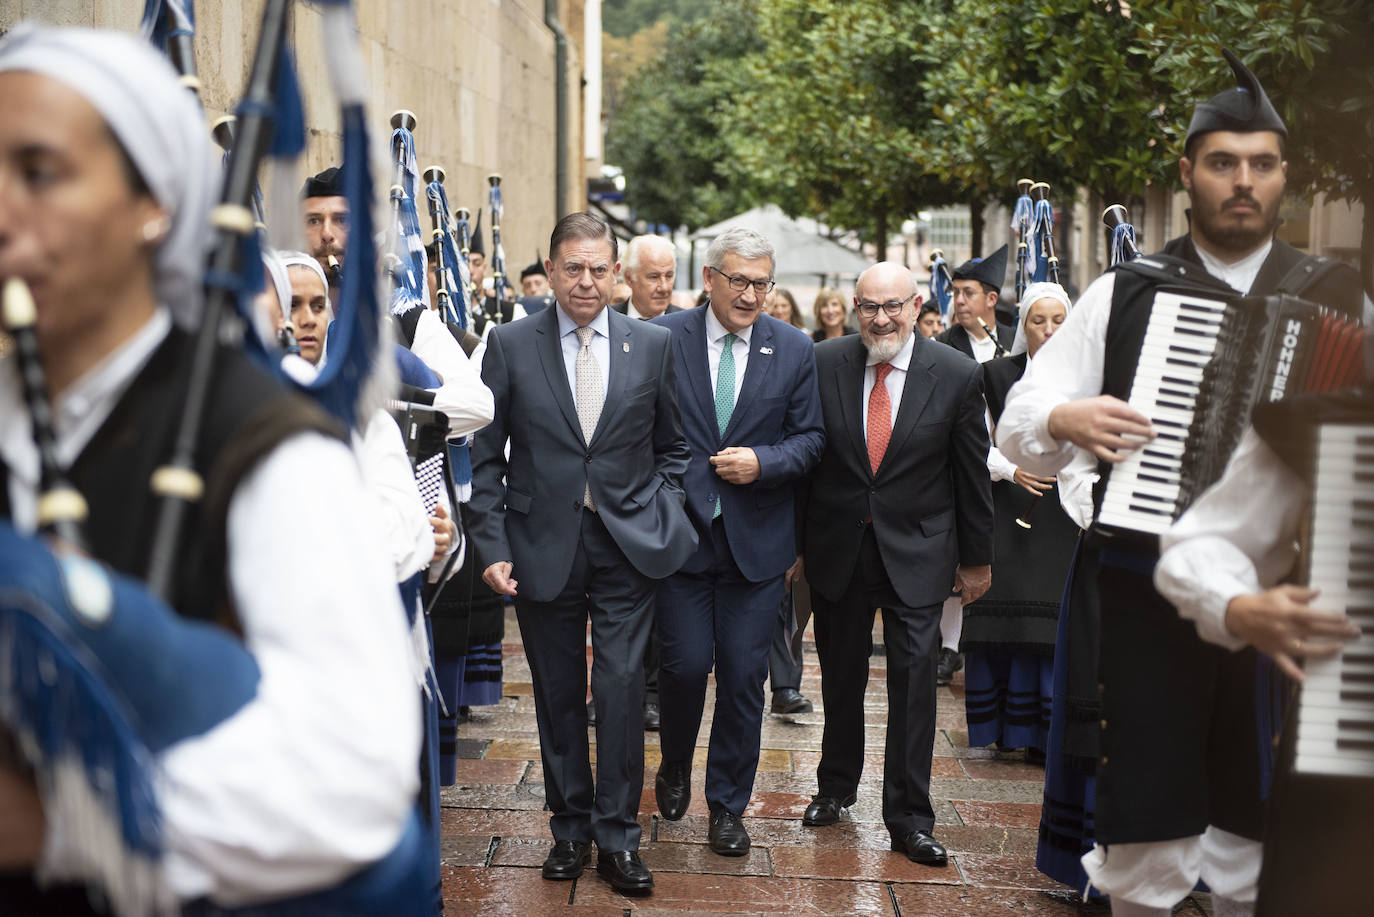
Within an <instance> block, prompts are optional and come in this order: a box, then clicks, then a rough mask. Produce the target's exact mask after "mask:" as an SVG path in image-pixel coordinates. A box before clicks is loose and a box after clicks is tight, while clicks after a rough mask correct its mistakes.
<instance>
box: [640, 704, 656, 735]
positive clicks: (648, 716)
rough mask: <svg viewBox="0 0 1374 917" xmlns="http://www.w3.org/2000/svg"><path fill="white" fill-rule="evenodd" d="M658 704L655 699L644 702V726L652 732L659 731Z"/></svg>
mask: <svg viewBox="0 0 1374 917" xmlns="http://www.w3.org/2000/svg"><path fill="white" fill-rule="evenodd" d="M658 724H659V718H658V704H656V703H654V702H653V701H645V702H644V728H645V729H647V730H648V731H650V732H658Z"/></svg>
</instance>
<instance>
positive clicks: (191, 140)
mask: <svg viewBox="0 0 1374 917" xmlns="http://www.w3.org/2000/svg"><path fill="white" fill-rule="evenodd" d="M14 70H23V71H28V72H31V73H37V74H40V75H42V76H46V77H48V78H50V79H53V80H56V81H57V82H59V83H62V84H63V85H65V86H67V87H69V88H71V89H72V90H74V91H76V92H77V93H79V94H80V95H81V97H82V98H84V99H85V100H86V101H87V102H89V103H90V104H91V106H92V107H94V108H95V110H96V111H98V112H100V115H101V117H102V118H104V119H105V123H106V124H107V125H108V126H109V128H110V131H111V133H113V134H114V136H115V138H116V139H117V140H118V141H119V145H120V146H121V147H123V148H124V152H125V153H127V154H128V156H129V159H130V160H131V161H132V162H133V164H134V168H136V169H137V170H138V174H139V175H140V176H141V177H142V179H143V181H144V183H145V184H146V185H147V186H148V190H149V191H150V192H151V193H152V196H153V199H154V200H156V201H157V202H158V204H159V205H161V207H162V208H163V209H164V210H165V211H166V212H167V216H168V217H169V218H170V219H171V226H170V228H169V229H168V232H167V235H166V237H165V238H164V239H163V241H162V244H161V245H160V246H159V247H158V250H157V255H156V257H155V260H154V278H153V279H154V283H155V284H156V288H157V290H156V292H157V298H158V301H159V302H160V303H161V304H162V305H164V306H166V307H167V308H168V309H170V310H171V312H172V316H173V318H174V319H175V320H176V322H177V324H179V325H181V326H182V327H185V328H195V327H196V326H197V325H199V324H200V316H201V304H202V301H203V299H204V294H203V277H204V273H205V259H206V252H207V251H208V250H209V245H210V240H211V236H210V232H209V223H208V221H207V217H208V215H209V212H210V203H211V196H212V194H213V193H214V188H215V187H216V185H217V184H218V183H217V182H215V181H213V180H212V178H211V176H212V174H213V173H212V171H211V169H212V163H213V157H212V154H211V152H210V132H209V131H208V130H207V129H206V126H205V115H204V113H203V112H202V111H201V109H200V105H199V104H198V103H197V102H196V99H195V96H194V95H192V94H191V92H190V91H189V90H187V89H186V88H185V87H184V86H182V85H181V84H180V83H179V82H178V81H177V75H176V72H175V71H174V70H173V69H172V65H171V63H169V62H168V60H167V59H166V58H165V57H163V56H162V54H160V53H159V52H158V51H157V50H156V49H154V48H153V46H152V45H150V44H148V42H146V41H144V40H143V39H140V38H137V37H135V36H133V35H126V34H124V33H122V32H106V31H97V30H95V29H80V28H51V27H47V26H39V25H35V24H33V23H21V24H19V25H17V26H15V27H14V28H13V29H12V30H10V32H9V34H8V35H6V36H5V38H4V40H3V41H0V72H6V71H14Z"/></svg>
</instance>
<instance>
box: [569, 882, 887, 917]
mask: <svg viewBox="0 0 1374 917" xmlns="http://www.w3.org/2000/svg"><path fill="white" fill-rule="evenodd" d="M577 886H578V887H577V894H576V896H575V897H574V901H575V902H576V903H577V904H583V905H586V904H596V905H605V904H611V905H614V906H616V907H619V908H621V909H622V913H623V909H624V908H630V909H632V910H633V909H634V908H635V907H636V906H637V905H639V904H643V905H645V906H651V907H653V908H654V909H655V910H660V911H668V912H676V913H681V912H683V911H693V912H695V911H697V910H698V909H704V910H713V911H717V912H722V913H738V912H737V911H733V910H732V908H739V909H740V911H743V912H744V913H750V914H790V915H798V917H822V915H831V914H852V915H870V914H871V915H886V917H895V915H896V911H895V910H894V909H893V906H892V897H891V895H890V894H889V893H888V890H887V886H885V885H883V884H882V883H879V882H839V881H828V880H816V879H787V878H763V877H757V876H716V875H707V876H689V875H681V874H675V873H664V874H663V875H661V876H655V877H654V891H653V894H652V895H651V896H649V897H647V898H629V897H626V896H624V895H621V894H619V893H617V892H615V891H613V890H612V889H611V887H610V885H609V884H607V883H606V882H604V881H602V880H600V879H599V878H596V877H592V878H590V879H589V878H588V876H585V875H584V877H583V878H581V879H579V880H578V881H577Z"/></svg>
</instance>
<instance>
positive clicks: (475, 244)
mask: <svg viewBox="0 0 1374 917" xmlns="http://www.w3.org/2000/svg"><path fill="white" fill-rule="evenodd" d="M474 252H476V253H477V254H479V255H481V256H482V257H484V258H485V257H486V255H487V249H486V246H484V245H483V244H482V210H481V208H478V210H477V220H476V221H475V222H474V223H473V224H472V238H471V239H470V240H468V254H472V253H474Z"/></svg>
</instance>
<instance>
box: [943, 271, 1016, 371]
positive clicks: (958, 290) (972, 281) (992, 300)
mask: <svg viewBox="0 0 1374 917" xmlns="http://www.w3.org/2000/svg"><path fill="white" fill-rule="evenodd" d="M1006 272H1007V247H1006V246H1005V245H1003V246H1002V247H1001V248H999V249H997V251H995V252H993V253H992V254H991V255H988V256H987V257H986V258H973V259H971V260H969V261H965V262H964V263H963V264H961V265H959V266H958V267H957V268H955V269H954V272H953V274H952V276H953V278H954V321H955V324H954V325H953V326H951V327H950V329H949V330H948V331H946V332H944V333H943V334H941V335H939V336H938V337H936V340H937V341H939V342H940V343H942V344H948V345H949V346H951V347H953V348H954V349H955V350H958V351H961V352H963V353H964V354H966V355H968V356H970V357H973V358H974V359H975V360H977V361H978V362H979V363H986V362H987V361H988V360H991V359H993V358H994V357H998V356H1003V355H1004V354H1005V353H1006V351H1007V350H1010V349H1011V339H1012V338H1013V337H1015V335H1016V329H1015V328H1013V327H1012V326H1011V325H1003V324H999V323H998V321H997V301H998V300H999V299H1000V298H1001V296H1002V280H1003V279H1004V278H1005V276H1006ZM980 319H981V320H982V322H983V324H981V325H980V324H979V320H980ZM994 335H996V340H995V341H994V340H993V336H994ZM999 344H1000V345H1001V347H1000V348H999V347H998V345H999Z"/></svg>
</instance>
